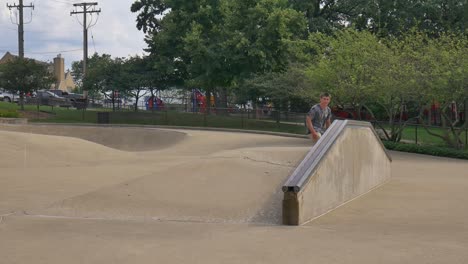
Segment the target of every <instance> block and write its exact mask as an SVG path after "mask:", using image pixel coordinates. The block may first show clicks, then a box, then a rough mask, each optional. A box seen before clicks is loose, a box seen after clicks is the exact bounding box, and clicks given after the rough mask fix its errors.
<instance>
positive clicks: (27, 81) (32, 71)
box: [0, 58, 55, 109]
mask: <svg viewBox="0 0 468 264" xmlns="http://www.w3.org/2000/svg"><path fill="white" fill-rule="evenodd" d="M0 73H1V74H0V86H2V87H3V88H4V89H6V90H8V91H11V92H13V93H19V94H20V103H21V108H22V109H24V106H23V103H24V100H23V98H24V95H25V94H28V93H32V92H34V91H37V90H39V89H49V88H50V86H51V85H52V83H54V81H55V79H54V77H53V75H52V73H50V72H49V71H48V69H47V65H46V64H43V63H38V62H36V61H35V60H31V59H20V58H16V59H14V60H11V61H9V62H7V63H5V64H2V65H0Z"/></svg>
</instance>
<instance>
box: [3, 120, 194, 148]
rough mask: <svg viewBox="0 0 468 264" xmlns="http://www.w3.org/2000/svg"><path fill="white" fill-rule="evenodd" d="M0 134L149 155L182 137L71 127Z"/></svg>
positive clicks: (135, 130)
mask: <svg viewBox="0 0 468 264" xmlns="http://www.w3.org/2000/svg"><path fill="white" fill-rule="evenodd" d="M0 130H5V131H17V132H24V133H32V134H42V135H53V136H67V137H76V138H81V139H84V140H88V141H91V142H94V143H98V144H101V145H104V146H107V147H111V148H115V149H118V150H124V151H149V150H158V149H164V148H167V147H170V146H172V145H174V144H176V143H178V142H180V141H181V140H183V139H184V138H185V136H186V133H183V132H176V131H166V130H161V129H149V128H148V129H142V128H126V127H119V128H115V127H97V126H73V125H66V126H64V125H50V124H49V125H39V124H36V125H18V126H16V125H15V126H8V125H3V126H0Z"/></svg>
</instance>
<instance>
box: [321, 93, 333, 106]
mask: <svg viewBox="0 0 468 264" xmlns="http://www.w3.org/2000/svg"><path fill="white" fill-rule="evenodd" d="M330 100H331V96H330V94H329V93H321V94H320V105H321V106H322V107H325V106H328V104H329V103H330Z"/></svg>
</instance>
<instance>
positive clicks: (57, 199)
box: [0, 126, 468, 264]
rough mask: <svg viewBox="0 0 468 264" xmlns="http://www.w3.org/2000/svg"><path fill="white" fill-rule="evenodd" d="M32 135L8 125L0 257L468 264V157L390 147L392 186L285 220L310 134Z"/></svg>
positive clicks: (0, 161)
mask: <svg viewBox="0 0 468 264" xmlns="http://www.w3.org/2000/svg"><path fill="white" fill-rule="evenodd" d="M35 129H36V128H34V129H33V128H31V127H28V126H23V127H18V126H0V149H1V150H2V151H1V152H0V169H1V170H0V215H1V216H0V264H3V263H5V264H6V263H8V264H10V263H47V264H54V263H291V262H293V263H467V262H468V250H467V248H468V226H467V225H466V219H468V194H466V189H467V188H468V162H466V161H461V160H453V159H444V158H434V157H428V156H422V155H412V154H404V153H397V152H392V153H391V155H392V157H393V160H394V161H393V164H392V174H393V175H392V180H391V181H390V182H389V183H387V184H386V185H384V186H383V187H380V188H378V189H376V190H374V191H372V192H371V193H369V194H367V195H365V196H363V197H361V198H359V199H357V200H354V201H352V202H350V203H348V204H346V205H344V206H342V207H340V208H338V209H337V210H335V211H333V212H331V213H329V214H327V215H325V216H323V217H321V218H319V219H317V220H315V221H313V222H311V223H309V224H307V225H305V226H300V227H286V226H280V225H278V224H279V222H280V218H281V199H282V193H281V191H280V187H281V185H282V183H283V182H284V181H285V179H286V177H287V176H288V175H289V173H290V172H291V171H292V170H293V168H294V166H295V165H296V164H297V163H298V162H299V161H300V160H301V159H302V157H303V156H304V155H305V153H306V152H307V151H308V149H309V147H310V142H309V141H308V140H307V139H299V138H285V137H277V136H268V135H255V134H242V133H227V132H208V131H189V130H186V131H183V130H178V131H175V130H158V129H152V130H144V131H142V129H130V128H126V129H123V128H119V129H108V130H103V129H96V128H89V129H90V130H87V131H85V132H86V133H87V132H90V133H93V134H94V135H98V134H99V135H100V134H101V133H103V131H104V132H105V133H106V135H107V136H106V137H97V136H96V137H94V138H87V139H88V140H93V141H94V142H92V141H87V140H83V139H79V138H70V137H63V136H47V135H37V134H33V133H32V132H34V131H33V130H35ZM63 129H64V130H63V131H65V130H66V129H69V128H63ZM5 130H10V131H9V132H8V131H5ZM13 130H21V131H23V133H18V132H13ZM54 130H60V128H59V127H50V128H48V129H44V131H42V132H41V133H47V132H49V134H57V133H52V132H51V131H54ZM73 131H74V129H70V130H68V132H69V134H73V133H74V132H73ZM35 132H37V131H35ZM132 132H134V133H135V134H132ZM86 133H84V134H86ZM79 134H80V133H78V132H76V135H75V136H80V135H79ZM122 135H138V136H135V137H133V139H132V140H134V142H133V141H132V142H123V140H122V138H126V137H123V136H122ZM82 137H83V136H82ZM100 138H101V139H100ZM102 138H103V139H102ZM153 141H154V142H153ZM108 142H111V143H112V144H111V145H109V143H108ZM119 142H121V143H119ZM142 142H143V143H145V144H142ZM155 142H156V143H155ZM158 142H159V143H158ZM133 144H135V145H133ZM138 144H140V146H141V150H143V151H139V149H138V148H137V147H135V146H138ZM130 145H132V146H134V148H133V149H128V147H129V146H130ZM148 146H151V149H152V150H149V149H148Z"/></svg>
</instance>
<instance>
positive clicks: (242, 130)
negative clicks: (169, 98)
mask: <svg viewBox="0 0 468 264" xmlns="http://www.w3.org/2000/svg"><path fill="white" fill-rule="evenodd" d="M28 125H34V126H82V127H110V128H112V127H124V128H145V129H154V128H160V129H181V130H201V131H221V132H234V133H247V134H261V135H272V136H281V137H293V138H309V137H308V136H307V135H300V134H293V133H286V132H273V131H262V130H248V129H232V128H217V127H189V126H161V125H131V124H89V123H41V122H34V123H28Z"/></svg>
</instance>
